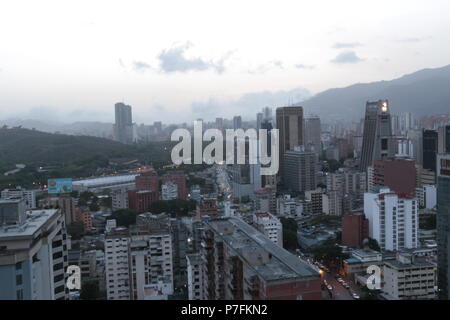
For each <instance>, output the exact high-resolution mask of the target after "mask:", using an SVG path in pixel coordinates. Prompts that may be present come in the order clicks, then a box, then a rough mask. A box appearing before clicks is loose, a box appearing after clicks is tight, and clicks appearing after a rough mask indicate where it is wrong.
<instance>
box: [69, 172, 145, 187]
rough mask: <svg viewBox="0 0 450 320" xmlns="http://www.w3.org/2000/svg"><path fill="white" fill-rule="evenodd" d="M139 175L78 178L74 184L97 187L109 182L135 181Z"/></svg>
mask: <svg viewBox="0 0 450 320" xmlns="http://www.w3.org/2000/svg"><path fill="white" fill-rule="evenodd" d="M138 175H139V174H127V175H119V176H108V177H99V178H90V179H84V180H76V181H73V182H72V185H73V186H83V187H95V186H102V185H108V184H119V183H127V182H134V180H135V178H136V176H138Z"/></svg>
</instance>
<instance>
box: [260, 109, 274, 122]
mask: <svg viewBox="0 0 450 320" xmlns="http://www.w3.org/2000/svg"><path fill="white" fill-rule="evenodd" d="M262 113H263V117H264V120H268V121H272V109H271V108H269V107H264V108H263V109H262Z"/></svg>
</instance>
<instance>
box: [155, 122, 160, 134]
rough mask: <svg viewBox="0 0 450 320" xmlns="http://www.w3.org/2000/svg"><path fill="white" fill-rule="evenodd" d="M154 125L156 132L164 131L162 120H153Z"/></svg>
mask: <svg viewBox="0 0 450 320" xmlns="http://www.w3.org/2000/svg"><path fill="white" fill-rule="evenodd" d="M153 127H154V128H155V133H156V134H160V133H161V132H162V122H161V121H155V122H153Z"/></svg>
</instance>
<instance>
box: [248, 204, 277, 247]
mask: <svg viewBox="0 0 450 320" xmlns="http://www.w3.org/2000/svg"><path fill="white" fill-rule="evenodd" d="M253 227H255V228H256V229H257V230H259V231H260V232H261V233H262V234H264V235H265V236H266V237H268V238H269V239H270V240H272V241H273V242H274V243H275V244H277V245H279V246H280V247H283V225H282V224H281V222H280V220H279V219H278V218H276V217H275V216H274V215H272V214H270V213H269V212H256V213H255V214H253Z"/></svg>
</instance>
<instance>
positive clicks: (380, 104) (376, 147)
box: [360, 100, 395, 172]
mask: <svg viewBox="0 0 450 320" xmlns="http://www.w3.org/2000/svg"><path fill="white" fill-rule="evenodd" d="M394 153H395V150H394V144H393V139H392V128H391V115H390V113H389V103H388V101H387V100H379V101H377V102H367V104H366V116H365V119H364V134H363V145H362V150H361V163H360V170H361V171H362V172H365V171H366V170H367V167H369V166H371V165H372V164H373V161H374V160H381V159H383V158H386V157H393V156H394Z"/></svg>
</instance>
